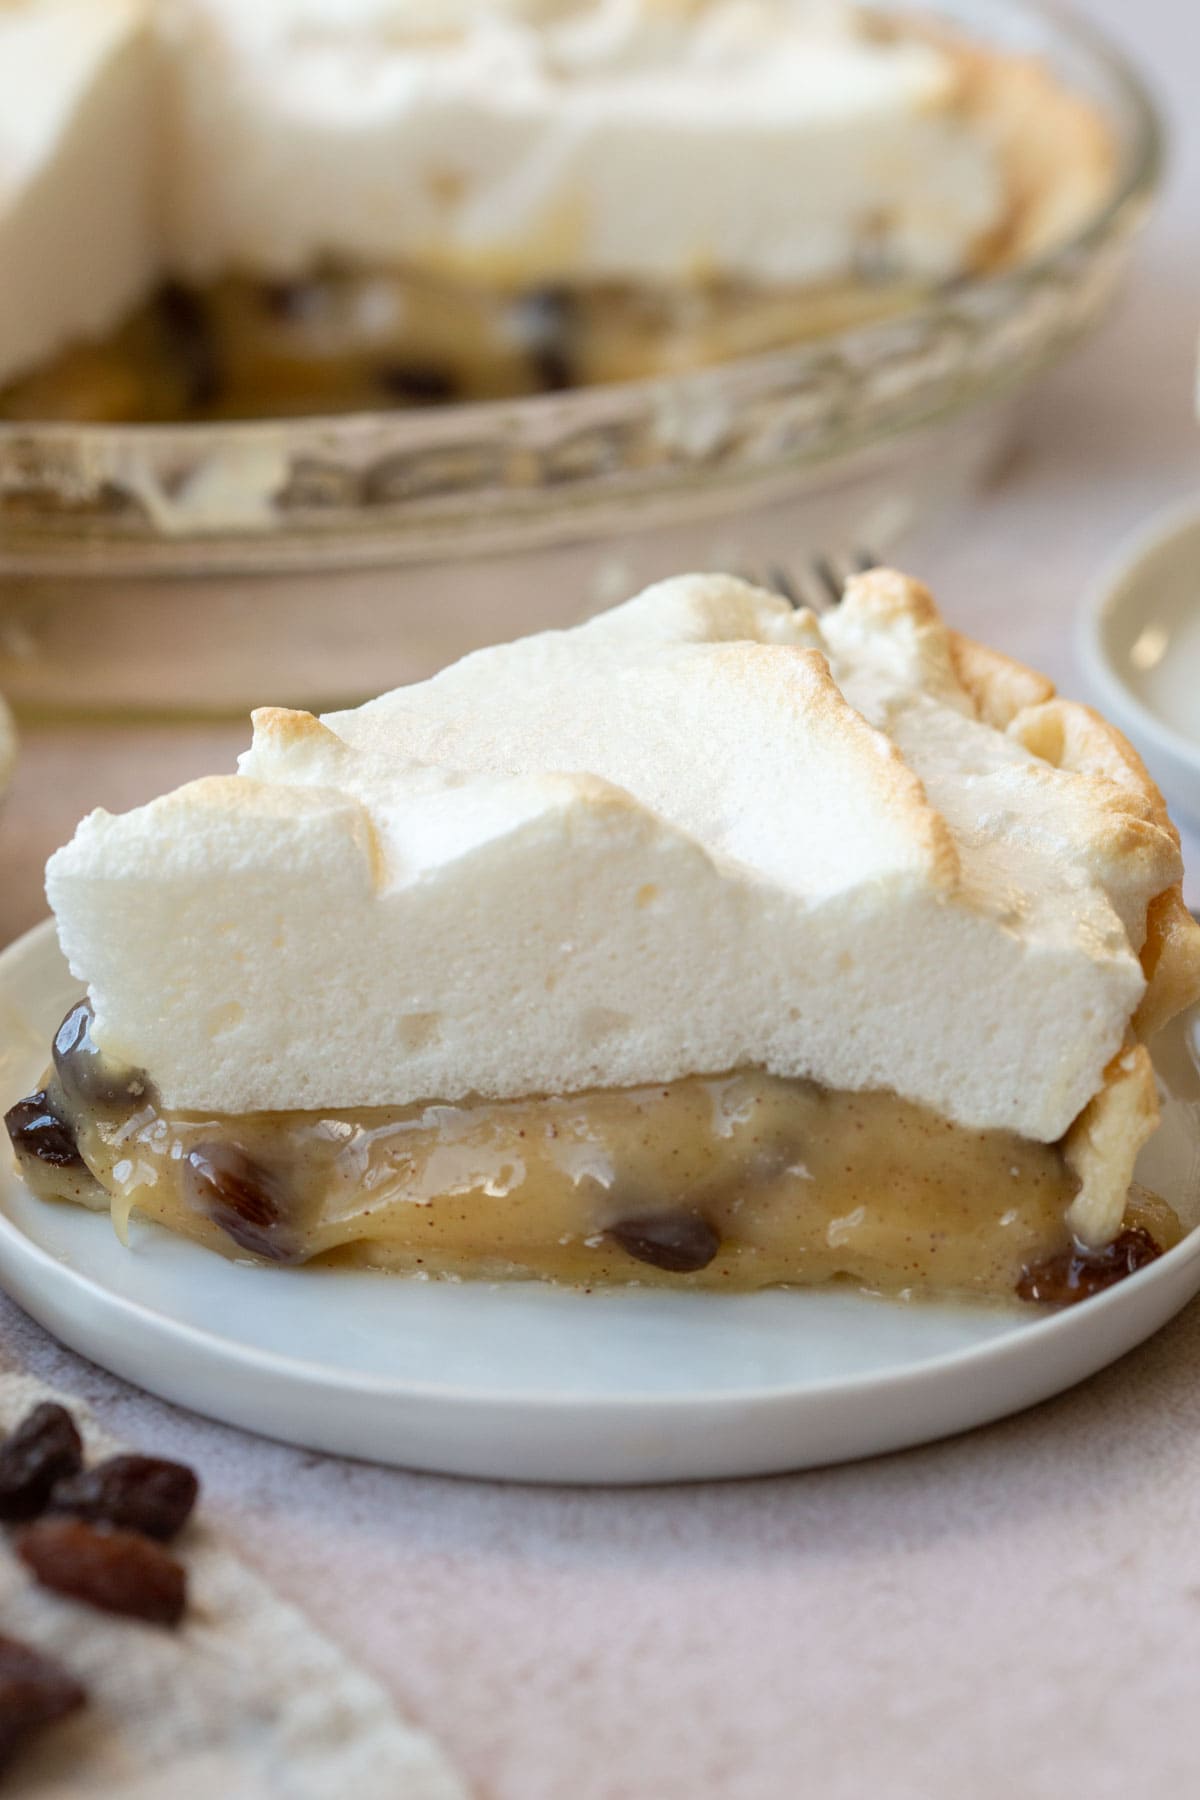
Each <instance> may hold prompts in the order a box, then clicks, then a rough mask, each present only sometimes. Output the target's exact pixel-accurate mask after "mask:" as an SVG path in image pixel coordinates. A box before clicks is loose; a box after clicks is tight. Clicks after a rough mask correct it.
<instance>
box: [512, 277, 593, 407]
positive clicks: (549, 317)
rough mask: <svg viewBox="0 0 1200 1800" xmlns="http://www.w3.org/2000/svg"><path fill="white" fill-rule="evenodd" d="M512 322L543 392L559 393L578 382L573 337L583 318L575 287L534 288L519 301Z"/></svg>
mask: <svg viewBox="0 0 1200 1800" xmlns="http://www.w3.org/2000/svg"><path fill="white" fill-rule="evenodd" d="M512 323H513V330H514V331H515V333H516V336H517V338H518V340H519V341H520V343H521V344H522V346H523V347H524V349H525V351H526V353H527V355H528V357H529V360H530V362H531V363H532V365H533V372H534V376H535V378H536V380H537V384H538V387H539V388H540V389H541V390H542V391H543V393H559V392H561V391H562V389H563V388H569V387H573V386H575V380H576V377H575V369H574V364H573V358H572V340H573V338H574V337H575V335H576V333H577V331H578V324H579V320H578V307H577V305H576V302H575V297H574V295H573V294H572V293H571V290H570V289H569V288H565V287H543V288H531V289H530V290H529V292H528V293H525V294H522V295H521V297H520V299H519V300H517V301H516V303H515V305H514V307H513V314H512Z"/></svg>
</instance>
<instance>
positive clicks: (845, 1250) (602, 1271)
mask: <svg viewBox="0 0 1200 1800" xmlns="http://www.w3.org/2000/svg"><path fill="white" fill-rule="evenodd" d="M1180 872H1181V871H1180V856H1179V842H1178V838H1177V835H1176V833H1175V831H1174V830H1173V828H1172V826H1171V824H1170V822H1169V820H1168V818H1167V816H1166V813H1165V811H1164V809H1163V803H1162V800H1161V798H1160V796H1159V794H1158V792H1157V790H1156V789H1155V788H1154V786H1153V785H1152V783H1151V782H1150V780H1149V778H1148V777H1147V775H1146V773H1145V770H1144V769H1143V767H1142V765H1141V763H1140V762H1139V760H1138V758H1137V756H1136V755H1135V754H1134V752H1133V751H1132V750H1131V749H1130V747H1129V745H1128V744H1127V743H1126V742H1125V741H1124V739H1123V738H1122V737H1120V735H1119V734H1118V733H1117V732H1115V731H1114V730H1112V729H1111V728H1110V727H1109V726H1108V725H1106V724H1105V723H1104V722H1103V721H1102V720H1101V719H1099V718H1097V717H1096V715H1095V714H1094V713H1092V712H1090V711H1088V710H1087V709H1086V708H1084V707H1081V706H1077V705H1074V704H1072V703H1071V702H1068V701H1065V700H1061V699H1057V698H1055V696H1054V690H1053V688H1052V686H1051V684H1050V682H1048V681H1047V680H1045V679H1044V678H1043V677H1042V676H1040V675H1037V674H1034V673H1033V672H1032V671H1030V670H1028V669H1025V668H1022V667H1020V666H1019V665H1017V664H1016V663H1013V662H1010V661H1009V660H1007V659H1006V658H1005V657H1002V656H1000V655H997V654H996V653H994V652H993V651H990V650H987V649H984V648H983V647H982V646H981V645H979V644H976V643H973V642H971V641H970V640H968V639H965V638H963V637H960V636H959V635H957V634H956V633H955V632H953V631H951V630H949V629H948V628H947V627H946V626H945V625H944V624H943V622H942V620H941V618H940V616H939V614H938V612H937V610H936V608H935V607H934V605H933V602H932V601H931V600H930V598H929V596H928V595H927V594H926V593H925V591H924V590H923V589H922V588H921V587H919V586H917V585H916V584H915V583H914V582H912V581H909V580H907V579H906V578H905V577H904V576H902V575H898V574H895V573H893V572H890V571H887V570H876V571H874V572H872V573H871V574H869V575H864V576H861V577H859V578H856V579H855V580H853V581H852V582H851V583H850V584H849V586H848V588H847V591H846V595H845V599H844V600H843V602H842V604H841V605H840V607H838V608H837V609H835V610H834V611H832V612H830V613H829V614H827V615H825V616H822V617H820V618H818V617H816V616H814V615H813V614H812V613H810V612H808V611H794V610H793V609H792V608H791V607H790V606H789V605H788V604H787V602H786V601H784V600H783V599H780V598H779V597H777V596H775V595H772V594H769V593H766V592H764V591H762V590H760V589H757V588H754V587H750V586H748V585H746V584H745V583H742V582H739V581H735V580H732V579H729V578H726V577H722V576H685V577H682V578H680V579H677V580H673V581H667V582H664V583H662V584H660V585H659V586H657V587H654V588H651V589H650V590H648V591H647V592H646V593H644V594H643V595H641V596H640V597H639V598H638V599H635V600H632V601H630V602H629V603H628V604H626V605H624V606H621V607H619V608H617V609H616V610H615V611H613V612H610V613H606V614H604V615H603V616H601V617H599V618H596V619H593V620H592V621H591V622H590V623H588V624H585V625H582V626H580V627H578V628H577V629H575V630H571V631H563V632H550V633H546V634H543V635H541V636H538V637H533V638H528V639H525V640H523V641H521V642H517V643H513V644H507V645H501V646H499V647H496V648H494V649H489V650H483V651H479V652H477V653H476V654H475V655H473V656H469V657H467V658H466V659H465V660H464V661H462V662H460V663H458V664H456V665H455V666H454V667H452V668H450V669H447V670H445V671H444V672H443V673H442V674H440V675H438V676H436V677H435V678H434V679H432V680H430V681H427V682H424V683H422V684H420V685H418V686H414V687H409V688H401V689H398V690H396V691H395V692H394V693H391V694H387V695H385V696H383V698H381V699H379V700H375V701H373V702H371V703H370V704H369V705H366V706H363V707H360V708H359V709H357V710H356V711H353V712H345V713H336V714H332V715H330V716H329V717H327V718H326V719H324V720H317V719H315V718H313V717H312V716H311V715H309V714H306V713H297V712H286V711H282V710H279V709H274V708H268V709H266V710H264V711H261V712H259V713H257V714H256V715H255V735H254V742H253V746H252V748H251V749H250V750H249V751H248V752H247V753H246V755H245V756H244V757H243V758H242V762H241V771H240V773H239V774H238V775H235V776H214V777H211V778H208V779H205V780H202V781H197V782H193V783H192V784H190V785H189V786H187V787H184V788H181V789H179V790H178V791H177V792H175V793H172V794H168V795H166V796H164V797H163V798H162V799H159V800H156V801H154V802H152V803H151V804H150V805H148V806H145V807H141V808H139V809H138V810H137V811H134V812H131V813H126V814H124V815H122V816H119V817H113V816H111V815H109V814H107V813H104V812H95V813H93V814H91V816H90V817H88V818H87V819H85V820H84V821H83V823H82V824H81V825H80V827H79V830H78V831H77V833H76V835H75V837H74V839H73V840H72V842H71V843H70V844H69V845H67V846H66V848H65V849H62V850H60V851H59V852H58V853H57V854H56V855H55V856H54V857H53V858H52V859H51V862H50V865H49V870H48V878H47V886H48V892H49V896H50V900H51V904H52V906H53V908H54V911H55V914H56V916H57V920H58V929H59V935H60V939H61V942H62V945H63V949H64V951H65V953H66V955H67V957H68V960H69V962H70V965H71V968H72V970H73V971H74V973H75V975H76V976H77V977H79V978H80V980H82V981H84V982H86V983H87V987H88V994H89V999H88V1001H87V1002H86V1003H82V1004H81V1005H80V1006H79V1007H77V1008H76V1009H75V1010H74V1011H73V1012H72V1013H71V1014H70V1015H69V1017H68V1018H67V1019H66V1020H65V1021H64V1024H63V1026H62V1028H61V1030H60V1031H59V1033H58V1036H57V1039H56V1042H55V1046H54V1069H53V1071H52V1073H51V1075H50V1076H49V1078H48V1080H47V1082H46V1086H45V1088H44V1090H43V1091H41V1092H39V1093H38V1094H36V1095H32V1096H30V1097H29V1098H27V1099H25V1100H22V1101H20V1102H19V1103H18V1104H17V1105H16V1106H14V1107H13V1108H12V1109H11V1111H10V1112H9V1114H8V1123H9V1130H10V1133H11V1135H12V1138H13V1142H14V1144H15V1146H16V1149H17V1154H18V1157H19V1160H20V1163H21V1166H22V1168H23V1170H24V1171H25V1173H26V1175H27V1177H28V1179H29V1180H30V1182H31V1183H32V1184H33V1186H34V1187H35V1188H36V1189H37V1191H38V1192H39V1193H42V1194H46V1195H57V1196H61V1197H64V1198H67V1199H72V1200H79V1201H82V1202H83V1203H84V1204H86V1205H90V1206H99V1207H111V1209H112V1212H113V1216H114V1219H115V1220H116V1221H117V1224H118V1228H119V1229H120V1230H122V1231H124V1229H125V1224H126V1221H127V1219H128V1217H129V1214H130V1213H131V1212H132V1211H134V1210H136V1211H138V1212H140V1213H142V1214H144V1215H145V1216H146V1217H148V1218H151V1219H155V1220H157V1221H159V1222H160V1223H161V1224H163V1225H166V1226H168V1227H169V1228H170V1229H172V1230H174V1231H178V1232H182V1233H185V1234H186V1235H187V1236H189V1237H192V1238H196V1239H198V1240H200V1241H201V1242H202V1243H205V1244H209V1245H211V1246H212V1247H213V1248H214V1249H217V1250H221V1251H223V1252H225V1253H226V1254H228V1255H231V1256H247V1255H248V1256H252V1257H258V1258H266V1259H270V1260H274V1261H278V1262H290V1263H300V1262H306V1261H308V1260H310V1259H312V1258H314V1257H326V1258H328V1257H331V1256H337V1257H339V1258H342V1259H352V1260H354V1261H355V1262H358V1263H363V1264H368V1265H371V1266H376V1267H382V1268H388V1269H398V1270H404V1271H421V1272H425V1273H428V1274H446V1273H449V1274H456V1275H471V1276H483V1277H488V1278H492V1277H497V1276H512V1275H517V1276H525V1275H535V1276H544V1277H551V1278H554V1279H560V1280H564V1281H570V1282H581V1283H588V1284H595V1283H605V1282H629V1281H642V1282H655V1283H664V1284H671V1285H675V1284H679V1285H702V1286H708V1287H724V1288H755V1287H760V1286H763V1285H766V1284H772V1283H800V1284H812V1283H821V1282H827V1281H831V1280H834V1279H837V1278H843V1279H847V1280H849V1281H851V1282H854V1283H857V1284H860V1285H862V1286H865V1287H869V1288H872V1289H877V1290H883V1291H889V1292H906V1293H907V1292H913V1291H938V1292H962V1293H973V1294H986V1295H1011V1294H1012V1293H1014V1292H1018V1291H1019V1292H1021V1293H1022V1294H1025V1295H1026V1296H1028V1297H1031V1298H1051V1297H1055V1296H1056V1295H1057V1296H1059V1297H1061V1296H1062V1295H1063V1294H1070V1293H1071V1292H1080V1291H1084V1290H1085V1289H1086V1288H1087V1287H1089V1286H1094V1285H1097V1284H1098V1283H1099V1282H1100V1280H1102V1279H1105V1278H1107V1277H1108V1276H1109V1275H1111V1274H1113V1273H1116V1272H1120V1271H1124V1270H1127V1269H1129V1268H1132V1267H1136V1266H1137V1265H1138V1264H1139V1263H1140V1262H1141V1261H1144V1260H1145V1259H1146V1258H1148V1257H1150V1256H1152V1255H1154V1254H1155V1253H1156V1252H1157V1251H1158V1250H1160V1249H1163V1248H1165V1247H1167V1246H1169V1245H1170V1244H1172V1243H1173V1242H1174V1241H1175V1240H1176V1239H1177V1237H1178V1236H1179V1234H1180V1226H1179V1223H1178V1221H1177V1220H1176V1218H1175V1217H1174V1215H1173V1214H1172V1212H1171V1210H1170V1208H1169V1207H1168V1206H1167V1205H1165V1203H1164V1202H1163V1201H1162V1200H1160V1199H1157V1198H1155V1197H1154V1196H1153V1195H1150V1194H1148V1193H1145V1192H1143V1191H1141V1190H1140V1189H1138V1188H1135V1187H1133V1186H1132V1185H1131V1183H1132V1172H1133V1164H1134V1158H1135V1156H1136V1153H1137V1151H1138V1148H1139V1147H1140V1145H1141V1144H1142V1142H1143V1141H1144V1139H1145V1138H1146V1137H1147V1136H1148V1135H1149V1133H1150V1132H1151V1131H1152V1130H1153V1128H1154V1126H1155V1123H1156V1121H1157V1116H1158V1106H1157V1101H1156V1094H1155V1082H1154V1076H1153V1072H1152V1068H1151V1064H1150V1058H1149V1055H1148V1053H1147V1051H1146V1049H1145V1047H1144V1040H1145V1038H1146V1037H1148V1036H1149V1035H1150V1033H1152V1032H1153V1031H1154V1030H1155V1029H1156V1028H1157V1026H1159V1025H1160V1024H1161V1023H1162V1022H1163V1021H1164V1020H1165V1019H1167V1018H1168V1017H1169V1016H1170V1015H1172V1014H1173V1013H1175V1012H1176V1011H1177V1010H1179V1009H1180V1008H1182V1007H1184V1006H1186V1005H1187V1004H1188V1003H1190V1002H1191V1001H1192V1000H1194V999H1195V998H1196V997H1197V995H1198V994H1200V929H1198V928H1197V926H1196V925H1195V924H1194V923H1193V921H1192V919H1191V918H1190V916H1189V915H1188V913H1187V911H1186V910H1185V908H1184V906H1183V902H1182V899H1181V894H1180V886H1179V882H1180Z"/></svg>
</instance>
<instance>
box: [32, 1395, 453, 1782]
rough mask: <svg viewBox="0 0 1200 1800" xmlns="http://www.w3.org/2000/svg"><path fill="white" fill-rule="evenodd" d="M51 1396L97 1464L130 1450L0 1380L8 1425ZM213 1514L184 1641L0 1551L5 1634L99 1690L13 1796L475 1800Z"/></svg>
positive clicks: (202, 1524) (196, 1559) (182, 1546)
mask: <svg viewBox="0 0 1200 1800" xmlns="http://www.w3.org/2000/svg"><path fill="white" fill-rule="evenodd" d="M74 1385H75V1384H74V1383H72V1386H74ZM46 1400H57V1401H59V1402H65V1403H66V1404H67V1405H68V1406H71V1407H73V1408H74V1410H75V1412H76V1420H77V1423H78V1425H79V1426H80V1429H81V1431H82V1433H83V1436H84V1441H85V1447H86V1454H87V1456H88V1459H89V1460H90V1461H94V1460H99V1459H100V1458H101V1457H105V1456H111V1455H112V1454H114V1452H115V1451H117V1450H119V1449H122V1448H125V1447H127V1446H123V1445H121V1444H120V1443H119V1442H117V1441H115V1440H114V1439H113V1438H112V1437H111V1436H109V1435H108V1434H107V1433H105V1432H102V1431H98V1430H97V1428H96V1426H95V1423H94V1421H93V1420H91V1419H90V1418H89V1417H87V1416H86V1413H85V1411H84V1410H83V1409H81V1408H79V1407H77V1406H76V1404H75V1401H74V1399H73V1396H72V1395H71V1394H68V1393H61V1392H58V1391H56V1390H54V1389H52V1388H47V1387H45V1386H44V1385H43V1384H42V1383H41V1382H38V1381H36V1380H34V1379H33V1378H31V1377H30V1376H27V1375H23V1374H18V1373H14V1372H9V1373H8V1374H3V1375H0V1424H2V1426H3V1429H4V1430H6V1431H9V1430H11V1429H12V1428H13V1427H14V1426H15V1425H16V1424H17V1423H18V1422H19V1421H20V1420H21V1419H23V1418H24V1417H25V1415H26V1413H28V1411H29V1410H30V1408H31V1407H34V1406H37V1405H38V1404H40V1403H41V1402H42V1401H46ZM139 1447H141V1446H139ZM207 1511H208V1509H207V1505H206V1504H205V1502H204V1499H203V1496H202V1499H201V1505H200V1508H199V1510H198V1511H197V1513H196V1514H195V1516H194V1517H193V1519H192V1521H191V1522H190V1523H189V1525H188V1527H187V1529H186V1531H185V1532H184V1534H183V1536H182V1537H181V1538H180V1540H179V1542H178V1545H177V1546H176V1550H177V1553H178V1555H179V1557H180V1559H181V1560H182V1561H183V1563H184V1564H185V1566H186V1568H187V1575H188V1609H187V1613H186V1615H185V1617H184V1620H183V1623H182V1624H181V1625H180V1626H179V1628H178V1629H177V1630H173V1631H166V1630H163V1629H162V1628H161V1627H158V1626H154V1625H146V1624H143V1623H142V1622H140V1621H137V1620H130V1619H122V1618H114V1617H113V1616H112V1615H110V1614H107V1613H100V1612H95V1611H91V1610H89V1609H86V1608H84V1607H81V1606H80V1605H79V1604H77V1603H76V1602H74V1601H70V1600H65V1599H63V1598H61V1597H60V1596H59V1595H57V1594H52V1593H49V1592H47V1590H46V1589H44V1588H41V1587H39V1586H38V1585H37V1583H36V1582H34V1581H33V1580H31V1578H30V1576H29V1573H28V1571H27V1570H26V1569H25V1568H24V1567H23V1566H22V1565H21V1563H20V1562H18V1561H17V1559H16V1557H15V1556H13V1555H11V1554H10V1553H9V1552H8V1551H7V1550H3V1549H0V1615H2V1616H3V1619H4V1629H5V1631H6V1632H9V1633H10V1634H12V1635H13V1636H15V1637H17V1638H19V1639H20V1640H21V1641H22V1642H25V1643H28V1644H32V1645H34V1646H36V1648H37V1649H39V1650H41V1651H43V1652H44V1653H45V1654H47V1655H49V1656H52V1657H54V1658H55V1659H56V1660H57V1661H59V1662H60V1663H61V1664H62V1665H63V1667H64V1668H65V1669H67V1670H69V1671H70V1673H71V1674H72V1675H73V1676H75V1678H76V1679H77V1680H78V1681H80V1682H82V1683H83V1685H84V1687H85V1688H86V1690H87V1695H88V1699H87V1704H86V1705H85V1707H84V1708H83V1710H82V1711H81V1712H80V1713H79V1714H78V1715H77V1716H76V1717H75V1718H73V1719H72V1720H71V1721H70V1723H69V1724H67V1725H64V1726H62V1727H60V1728H59V1729H57V1730H55V1731H52V1732H47V1733H46V1735H45V1736H44V1737H42V1738H41V1739H39V1741H38V1743H37V1745H36V1747H31V1748H30V1749H29V1750H28V1752H27V1753H26V1754H25V1755H23V1756H22V1757H21V1759H20V1761H19V1762H18V1764H17V1766H16V1768H15V1770H14V1773H13V1774H12V1775H11V1776H8V1775H6V1778H5V1791H6V1792H11V1793H18V1794H24V1793H28V1794H30V1795H35V1794H37V1795H41V1796H43V1800H86V1797H87V1796H94V1797H95V1800H99V1797H100V1796H102V1795H112V1794H116V1793H120V1794H121V1795H123V1796H124V1800H211V1796H213V1795H215V1794H228V1795H231V1796H234V1795H236V1796H237V1800H279V1797H280V1796H287V1800H328V1797H329V1796H331V1795H334V1794H342V1793H353V1794H354V1796H355V1800H467V1794H466V1789H465V1788H464V1787H463V1786H462V1785H461V1783H460V1782H459V1781H458V1779H457V1778H456V1777H455V1776H454V1774H453V1773H452V1771H451V1770H450V1768H449V1766H448V1765H447V1764H446V1763H445V1761H444V1759H443V1758H442V1757H441V1755H440V1754H439V1752H438V1751H437V1749H436V1748H435V1747H434V1745H433V1744H432V1743H431V1742H430V1741H429V1740H428V1739H427V1738H426V1737H425V1736H423V1734H421V1733H420V1732H416V1731H413V1730H412V1729H411V1728H410V1727H409V1726H407V1725H405V1724H404V1723H403V1722H402V1721H401V1719H400V1718H399V1716H398V1714H397V1712H396V1710H395V1708H394V1706H393V1705H392V1704H391V1702H390V1701H389V1699H388V1696H387V1694H386V1693H385V1691H384V1690H383V1688H382V1687H381V1686H380V1685H379V1683H378V1682H376V1681H373V1680H371V1678H370V1677H369V1676H366V1675H363V1674H362V1672H361V1671H360V1670H358V1669H357V1668H355V1667H354V1665H353V1664H352V1663H350V1662H349V1661H348V1660H347V1658H346V1657H345V1656H344V1655H343V1654H342V1653H340V1652H339V1651H338V1650H337V1649H336V1648H335V1646H334V1645H333V1644H331V1643H330V1642H329V1640H328V1639H327V1638H325V1637H323V1636H322V1635H321V1634H320V1633H319V1632H317V1631H314V1629H313V1627H312V1626H311V1625H310V1624H309V1623H308V1621H307V1620H306V1619H305V1618H304V1617H303V1616H302V1614H300V1613H299V1612H297V1610H296V1608H295V1607H294V1606H289V1605H287V1604H286V1603H285V1602H284V1601H281V1600H280V1599H279V1598H278V1597H277V1596H276V1595H275V1594H273V1593H272V1591H271V1589H270V1587H269V1586H268V1585H267V1584H266V1583H265V1582H264V1581H262V1579H261V1578H260V1577H259V1576H257V1575H255V1574H254V1573H252V1572H251V1570H250V1569H248V1568H247V1567H246V1565H245V1563H243V1562H242V1561H241V1560H240V1559H239V1558H238V1557H237V1556H236V1555H235V1554H234V1553H233V1551H232V1550H231V1547H230V1544H229V1543H228V1542H226V1541H223V1540H222V1538H221V1537H220V1536H219V1535H218V1534H217V1533H215V1532H214V1531H213V1529H212V1526H211V1524H210V1523H209V1522H208V1518H207Z"/></svg>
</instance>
